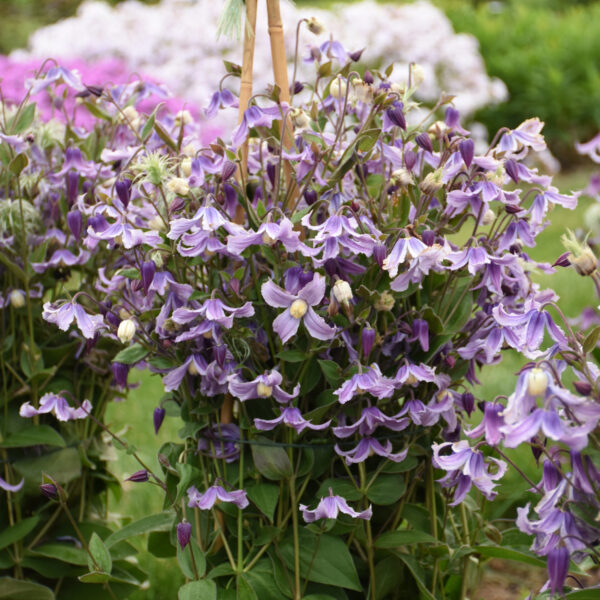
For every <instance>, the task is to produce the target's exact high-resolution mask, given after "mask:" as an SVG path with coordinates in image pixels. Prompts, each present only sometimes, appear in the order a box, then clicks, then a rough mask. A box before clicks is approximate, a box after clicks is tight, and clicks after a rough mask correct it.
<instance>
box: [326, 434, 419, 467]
mask: <svg viewBox="0 0 600 600" xmlns="http://www.w3.org/2000/svg"><path fill="white" fill-rule="evenodd" d="M335 451H336V453H337V454H338V455H339V456H343V457H344V458H345V459H346V464H347V465H351V464H352V463H360V462H364V461H365V460H367V458H369V457H370V456H372V455H373V454H377V455H378V456H383V457H384V458H387V459H389V460H391V461H393V462H398V463H399V462H402V461H403V460H404V459H405V458H406V455H407V454H408V448H406V449H405V450H402V451H400V452H396V453H394V452H392V442H390V440H386V442H385V444H384V445H382V444H381V442H380V441H379V440H376V439H375V438H372V437H365V438H363V439H362V440H360V442H358V445H357V446H355V447H354V448H353V449H352V450H348V451H347V452H343V451H342V450H341V449H340V447H339V446H338V445H337V444H336V446H335Z"/></svg>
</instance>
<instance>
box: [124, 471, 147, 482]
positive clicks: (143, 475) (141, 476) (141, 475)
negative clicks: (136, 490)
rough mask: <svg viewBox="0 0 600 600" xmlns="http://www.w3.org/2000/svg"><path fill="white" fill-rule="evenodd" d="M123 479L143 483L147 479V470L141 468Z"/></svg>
mask: <svg viewBox="0 0 600 600" xmlns="http://www.w3.org/2000/svg"><path fill="white" fill-rule="evenodd" d="M125 481H133V482H134V483H144V482H145V481H148V471H146V469H141V470H140V471H136V472H135V473H134V474H133V475H131V476H129V477H128V478H127V479H126V480H125Z"/></svg>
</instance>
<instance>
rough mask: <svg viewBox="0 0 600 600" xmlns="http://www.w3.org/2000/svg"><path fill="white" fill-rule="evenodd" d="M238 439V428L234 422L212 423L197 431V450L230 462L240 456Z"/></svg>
mask: <svg viewBox="0 0 600 600" xmlns="http://www.w3.org/2000/svg"><path fill="white" fill-rule="evenodd" d="M239 439H240V428H239V427H238V426H237V425H235V424H234V423H222V424H216V425H212V426H210V427H206V428H204V429H203V430H202V431H201V432H200V433H199V439H198V452H201V453H202V454H205V455H207V456H210V457H213V458H220V459H224V460H225V462H227V463H232V462H235V461H236V460H237V459H238V458H239V456H240V447H239V444H238V443H237V442H238V441H239Z"/></svg>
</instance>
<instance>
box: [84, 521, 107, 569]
mask: <svg viewBox="0 0 600 600" xmlns="http://www.w3.org/2000/svg"><path fill="white" fill-rule="evenodd" d="M88 548H89V551H90V554H91V555H92V556H90V557H89V560H88V566H89V568H90V571H95V570H96V569H100V571H102V572H103V573H108V574H109V575H110V572H111V571H112V558H111V557H110V552H109V551H108V548H107V547H106V546H105V545H104V542H103V541H102V538H101V537H100V536H99V535H98V534H97V533H96V532H95V531H94V533H92V537H91V538H90V543H89V544H88ZM92 557H93V559H94V560H92Z"/></svg>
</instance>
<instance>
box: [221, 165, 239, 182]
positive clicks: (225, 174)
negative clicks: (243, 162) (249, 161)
mask: <svg viewBox="0 0 600 600" xmlns="http://www.w3.org/2000/svg"><path fill="white" fill-rule="evenodd" d="M236 170H237V167H236V165H235V163H233V162H231V161H230V160H226V161H225V162H224V163H223V167H222V168H221V179H222V180H223V181H227V180H228V179H229V178H231V177H232V176H233V174H234V173H235V172H236Z"/></svg>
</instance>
